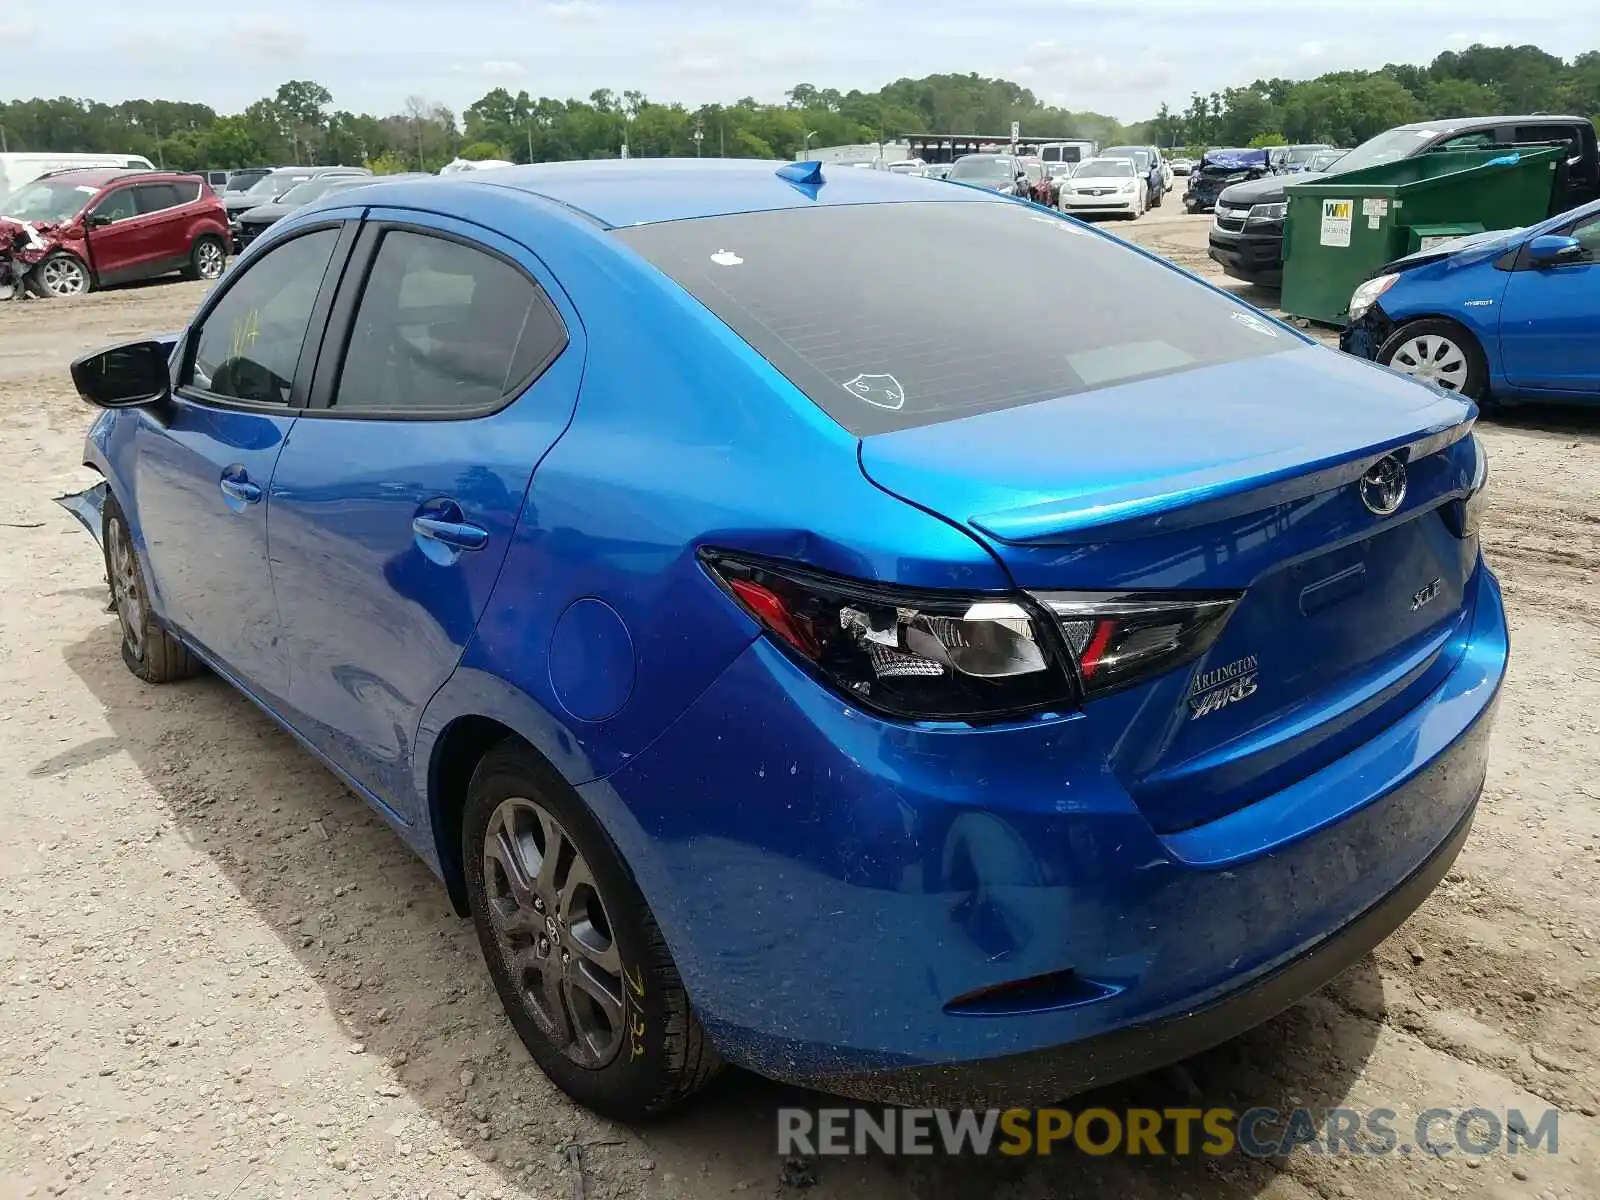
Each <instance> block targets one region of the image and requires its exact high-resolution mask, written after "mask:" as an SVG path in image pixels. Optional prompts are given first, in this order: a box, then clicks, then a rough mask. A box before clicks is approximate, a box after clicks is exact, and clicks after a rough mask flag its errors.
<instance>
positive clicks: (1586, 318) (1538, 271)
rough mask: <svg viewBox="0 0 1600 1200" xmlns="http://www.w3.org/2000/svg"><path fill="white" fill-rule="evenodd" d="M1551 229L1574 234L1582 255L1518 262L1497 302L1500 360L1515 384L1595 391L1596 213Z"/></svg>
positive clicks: (1598, 378) (1598, 310)
mask: <svg viewBox="0 0 1600 1200" xmlns="http://www.w3.org/2000/svg"><path fill="white" fill-rule="evenodd" d="M1553 232H1556V233H1561V234H1565V235H1566V236H1568V237H1575V238H1577V239H1578V241H1579V242H1581V243H1582V244H1583V246H1584V251H1583V255H1582V257H1581V258H1578V259H1576V260H1574V261H1571V262H1564V263H1560V264H1557V265H1555V266H1548V267H1535V266H1533V265H1531V264H1529V263H1527V262H1526V261H1523V262H1519V263H1518V269H1517V270H1516V271H1514V272H1512V275H1511V281H1510V282H1509V283H1508V284H1507V285H1506V290H1505V295H1504V296H1503V297H1502V299H1501V301H1500V359H1501V362H1502V364H1503V366H1504V369H1505V373H1506V378H1508V379H1509V380H1510V381H1511V382H1512V383H1513V384H1514V385H1515V386H1517V387H1519V388H1534V389H1540V390H1553V391H1563V392H1590V393H1593V392H1600V216H1596V215H1590V216H1588V217H1584V218H1581V219H1578V220H1573V221H1571V222H1570V223H1569V224H1568V225H1566V226H1565V227H1563V228H1561V229H1558V230H1555V231H1553Z"/></svg>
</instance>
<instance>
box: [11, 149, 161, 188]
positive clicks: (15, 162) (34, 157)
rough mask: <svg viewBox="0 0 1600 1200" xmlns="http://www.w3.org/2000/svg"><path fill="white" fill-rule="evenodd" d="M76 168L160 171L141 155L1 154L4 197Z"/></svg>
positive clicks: (53, 151)
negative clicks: (42, 178)
mask: <svg viewBox="0 0 1600 1200" xmlns="http://www.w3.org/2000/svg"><path fill="white" fill-rule="evenodd" d="M73 167H122V168H131V169H132V170H135V171H154V170H155V169H156V168H155V164H154V163H152V162H151V161H150V160H149V159H148V158H145V157H144V156H143V155H140V154H71V153H68V152H67V151H62V150H42V151H39V152H37V153H30V154H22V153H18V154H0V197H5V196H7V195H9V194H10V193H12V192H14V191H16V190H17V189H18V188H19V187H21V186H22V185H23V184H25V183H30V182H32V181H33V180H35V179H37V178H39V176H41V175H43V174H44V173H45V172H46V171H67V170H71V169H72V168H73Z"/></svg>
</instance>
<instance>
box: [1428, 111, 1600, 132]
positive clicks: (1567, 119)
mask: <svg viewBox="0 0 1600 1200" xmlns="http://www.w3.org/2000/svg"><path fill="white" fill-rule="evenodd" d="M1507 121H1518V122H1521V123H1522V124H1525V125H1571V124H1578V123H1587V121H1588V118H1587V117H1573V116H1566V115H1563V114H1561V113H1525V114H1523V115H1522V116H1508V117H1443V118H1441V119H1439V120H1437V121H1413V122H1412V123H1411V124H1409V125H1398V126H1396V128H1397V129H1427V130H1431V131H1432V132H1435V133H1448V132H1449V131H1450V130H1453V129H1480V128H1488V127H1490V126H1494V125H1504V124H1505V123H1506V122H1507Z"/></svg>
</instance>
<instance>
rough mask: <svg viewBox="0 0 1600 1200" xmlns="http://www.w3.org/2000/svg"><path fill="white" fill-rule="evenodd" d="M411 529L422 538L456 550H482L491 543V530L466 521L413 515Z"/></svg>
mask: <svg viewBox="0 0 1600 1200" xmlns="http://www.w3.org/2000/svg"><path fill="white" fill-rule="evenodd" d="M411 531H412V532H413V533H415V534H416V535H417V536H418V537H420V538H427V539H428V540H429V541H431V542H440V543H442V544H443V545H446V546H449V547H451V548H452V549H455V550H482V549H483V548H484V547H485V546H487V545H488V544H489V531H488V530H487V529H484V528H482V527H481V526H478V525H471V524H468V523H467V522H466V521H447V520H444V519H442V518H440V517H413V518H412V520H411Z"/></svg>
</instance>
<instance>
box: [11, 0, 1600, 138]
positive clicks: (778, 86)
mask: <svg viewBox="0 0 1600 1200" xmlns="http://www.w3.org/2000/svg"><path fill="white" fill-rule="evenodd" d="M1504 11H1505V10H1504V7H1503V6H1502V5H1501V4H1499V3H1498V2H1491V0H1409V3H1407V4H1404V5H1396V4H1394V3H1392V0H1345V3H1343V4H1341V5H1338V6H1335V7H1331V8H1317V7H1306V6H1300V5H1285V4H1283V3H1282V0H1215V3H1213V4H1211V5H1197V4H1195V3H1193V0H1140V3H1128V2H1127V0H1072V3H1070V4H1064V3H1063V2H1062V0H985V2H984V3H983V4H981V5H978V4H971V5H959V6H957V5H947V6H933V7H931V8H930V7H929V6H926V5H924V4H921V3H918V2H916V0H741V3H740V4H738V5H731V4H728V3H726V0H679V3H678V4H674V5H666V4H662V3H660V0H534V2H533V3H530V4H526V5H512V4H506V3H504V0H454V3H452V4H450V5H446V6H440V5H439V4H438V3H437V2H436V0H340V2H339V3H337V4H332V5H330V4H327V3H326V2H325V0H277V3H276V4H275V5H274V6H273V7H272V15H271V20H270V21H267V20H265V19H264V18H263V10H262V8H261V6H260V4H259V0H163V2H162V3H161V4H159V5H154V6H128V5H125V4H113V3H110V2H109V0H82V3H80V5H79V7H78V8H77V9H75V10H74V19H73V20H72V21H63V20H62V19H61V11H60V7H59V4H54V3H52V4H48V5H47V4H46V0H9V2H8V4H7V17H6V23H7V25H8V27H10V28H12V29H23V30H31V31H33V33H34V37H33V41H32V44H31V45H29V46H28V51H27V53H25V54H21V55H12V56H10V57H9V58H8V59H7V63H6V81H5V84H4V87H3V88H0V91H3V92H4V93H5V94H7V95H9V96H59V95H62V94H67V95H77V96H86V97H94V98H96V99H101V100H108V101H115V100H121V99H126V98H130V97H141V96H163V97H166V98H171V99H179V100H195V101H201V102H203V103H207V104H210V105H212V106H213V107H216V108H218V109H220V110H223V111H237V110H239V109H242V108H243V107H244V106H245V105H247V104H249V103H250V102H251V101H252V100H255V99H257V98H259V97H261V96H265V95H270V94H271V93H272V92H273V91H274V90H275V89H276V88H277V86H278V84H280V83H282V82H283V81H284V80H285V79H288V78H299V79H314V80H316V81H318V82H319V83H322V84H324V85H325V86H326V87H327V88H328V89H329V90H331V91H332V92H333V94H334V98H335V103H336V104H337V105H338V106H339V107H340V108H349V109H354V110H358V111H375V112H392V111H397V110H398V109H399V108H400V106H401V104H402V102H403V100H404V98H405V97H406V96H407V95H411V94H418V93H420V94H425V95H427V96H428V97H429V99H432V100H437V101H439V102H441V103H444V104H446V105H449V106H450V107H452V108H454V109H456V110H457V111H459V110H461V109H462V108H464V107H465V106H466V105H468V104H470V103H471V102H472V101H474V100H476V99H477V98H478V97H479V96H480V95H481V94H482V93H483V92H484V91H487V90H488V89H489V88H490V87H493V86H496V85H497V84H500V83H502V82H504V81H505V80H508V79H515V80H516V82H517V85H518V86H519V87H526V88H527V89H528V90H529V91H530V92H532V93H534V94H535V95H549V96H557V97H567V96H587V95H589V93H590V92H592V91H594V90H595V89H596V88H602V87H604V88H610V89H612V90H613V91H617V92H620V91H622V90H623V89H625V88H626V89H633V88H637V89H638V90H640V91H643V92H644V93H645V94H646V95H648V96H650V97H651V98H653V99H660V100H679V101H683V102H685V103H688V104H699V103H704V102H708V101H716V100H722V101H730V100H734V99H737V98H739V97H740V96H746V95H748V96H755V97H756V98H757V99H762V100H772V101H778V100H781V99H782V98H783V94H784V92H785V91H786V90H787V89H789V88H790V87H792V86H794V84H796V83H799V82H802V81H804V82H808V83H813V84H815V85H817V86H818V87H834V88H839V89H841V90H848V89H850V88H861V89H863V90H872V89H875V88H878V87H881V86H883V85H884V84H885V83H888V82H890V81H891V80H894V79H897V78H901V77H903V76H911V77H917V76H921V75H926V74H929V73H932V72H936V71H956V72H966V71H975V72H977V73H978V74H980V75H988V76H1002V77H1006V78H1013V79H1016V80H1018V81H1019V82H1022V83H1024V84H1025V86H1027V87H1030V88H1032V89H1033V90H1034V91H1035V93H1036V94H1038V95H1040V96H1051V97H1059V101H1058V102H1059V103H1060V104H1062V105H1064V106H1066V107H1069V108H1072V109H1077V110H1083V109H1092V110H1096V111H1100V112H1107V113H1110V114H1112V115H1115V116H1118V117H1122V118H1124V119H1127V120H1132V119H1137V118H1141V117H1146V116H1149V115H1150V114H1152V113H1153V112H1155V110H1156V108H1157V107H1158V106H1159V105H1160V104H1161V103H1162V102H1163V101H1165V102H1167V103H1169V104H1171V105H1173V106H1174V107H1177V108H1181V107H1182V106H1183V105H1184V104H1185V103H1186V102H1187V100H1188V97H1189V94H1190V93H1191V92H1197V91H1198V92H1210V91H1213V90H1217V89H1221V88H1225V87H1237V86H1240V85H1243V84H1247V83H1249V82H1251V81H1252V80H1254V79H1257V78H1261V77H1264V76H1278V75H1281V76H1288V77H1303V76H1308V75H1314V74H1317V73H1320V72H1322V71H1328V70H1334V69H1342V68H1368V69H1371V68H1375V67H1379V66H1382V65H1383V64H1384V63H1385V62H1389V61H1406V62H1417V63H1426V62H1427V61H1429V60H1430V59H1432V58H1433V57H1434V55H1436V54H1437V53H1439V52H1440V51H1441V50H1445V49H1460V48H1462V47H1464V46H1466V45H1469V44H1471V43H1472V42H1474V41H1486V42H1497V41H1505V40H1506V39H1507V37H1510V38H1511V40H1514V41H1516V42H1518V43H1522V42H1533V43H1535V44H1537V45H1541V46H1544V47H1547V48H1549V49H1551V50H1553V51H1555V52H1557V53H1564V54H1566V55H1567V56H1568V57H1570V56H1573V55H1576V54H1578V53H1581V52H1582V51H1584V50H1588V49H1591V48H1600V5H1596V4H1595V3H1594V2H1593V0H1539V3H1538V5H1537V7H1536V8H1531V9H1530V10H1528V11H1526V12H1519V14H1518V20H1517V24H1516V29H1515V31H1514V36H1513V35H1512V34H1510V33H1507V31H1506V29H1505V27H1504V26H1503V13H1504ZM1496 26H1500V27H1501V28H1500V30H1499V34H1498V35H1497V33H1496V32H1495V27H1496ZM83 28H93V29H94V30H95V36H94V37H93V38H90V39H84V38H83V37H82V34H81V30H82V29H83ZM196 30H213V31H222V32H221V35H220V36H218V37H215V38H214V41H215V42H216V44H218V45H220V46H222V47H223V48H224V52H223V53H218V54H202V53H196V52H195V46H196V45H197V44H203V43H197V42H196V41H195V38H196V32H195V31H196ZM1478 31H1481V32H1478ZM1019 33H1020V34H1021V36H1019ZM11 44H13V45H15V44H17V38H16V35H15V34H13V35H12V43H11ZM474 52H476V53H477V54H484V55H485V56H486V57H488V56H490V55H492V58H489V60H488V61H485V62H479V61H477V60H476V58H475V57H474ZM176 54H181V55H182V58H181V59H176V58H175V57H174V55H176ZM175 62H181V67H182V69H181V70H179V69H175V67H174V63H175Z"/></svg>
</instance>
